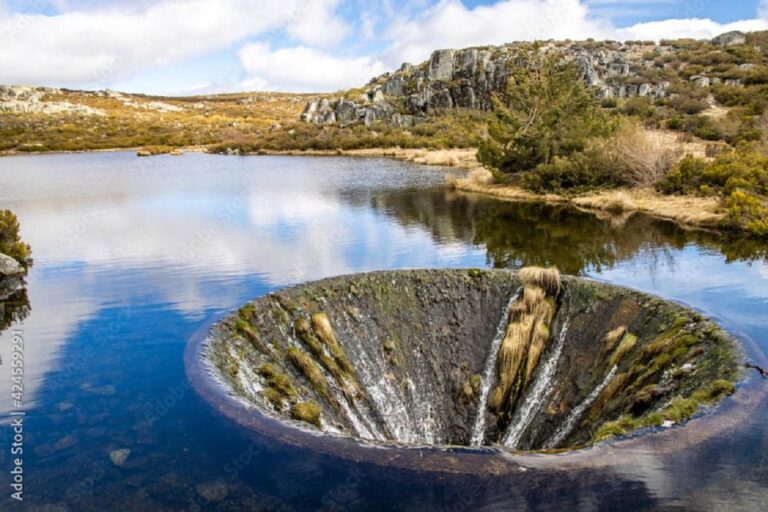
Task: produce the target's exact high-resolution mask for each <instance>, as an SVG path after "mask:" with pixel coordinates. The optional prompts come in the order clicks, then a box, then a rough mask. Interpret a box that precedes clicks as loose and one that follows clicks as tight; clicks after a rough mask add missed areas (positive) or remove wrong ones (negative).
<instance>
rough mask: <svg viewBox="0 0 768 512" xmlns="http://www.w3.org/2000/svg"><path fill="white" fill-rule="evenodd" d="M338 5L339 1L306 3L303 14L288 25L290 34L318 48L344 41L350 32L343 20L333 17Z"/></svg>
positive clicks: (317, 0)
mask: <svg viewBox="0 0 768 512" xmlns="http://www.w3.org/2000/svg"><path fill="white" fill-rule="evenodd" d="M338 3H339V1H338V0H313V1H312V2H309V1H305V6H303V7H302V11H301V14H300V15H299V16H295V17H294V19H293V21H292V22H291V23H289V24H288V25H287V27H286V28H287V32H288V34H290V35H291V36H293V37H294V38H296V39H299V40H300V41H302V42H305V43H307V44H310V45H317V46H329V45H331V44H334V43H338V42H339V41H341V40H343V39H344V38H345V37H346V36H347V35H348V34H349V31H350V30H349V27H348V26H347V24H346V23H345V22H344V21H343V20H341V19H340V18H338V17H336V16H334V15H333V11H334V10H335V9H336V6H337V5H338Z"/></svg>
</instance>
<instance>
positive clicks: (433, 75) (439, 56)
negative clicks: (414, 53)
mask: <svg viewBox="0 0 768 512" xmlns="http://www.w3.org/2000/svg"><path fill="white" fill-rule="evenodd" d="M454 55H456V50H437V51H436V52H433V53H432V56H431V57H430V58H429V73H428V75H427V76H428V78H429V79H430V80H443V81H448V80H451V79H452V78H453V57H454Z"/></svg>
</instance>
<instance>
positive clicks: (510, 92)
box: [478, 47, 612, 180]
mask: <svg viewBox="0 0 768 512" xmlns="http://www.w3.org/2000/svg"><path fill="white" fill-rule="evenodd" d="M510 73H511V75H510V78H509V80H508V81H509V85H508V87H507V90H506V91H505V93H504V94H502V95H497V96H496V97H495V98H494V117H493V118H491V121H490V122H489V124H488V137H487V138H486V139H485V140H483V141H482V142H481V143H480V146H479V148H478V159H479V160H480V162H481V163H482V164H483V165H484V166H486V167H487V168H488V169H490V170H491V171H492V172H493V173H494V175H495V176H496V177H497V178H498V179H501V180H504V179H506V178H507V177H509V175H511V174H516V173H520V172H524V171H532V170H533V169H536V168H537V167H538V166H539V165H545V166H546V165H549V164H552V165H554V166H555V167H559V166H560V165H561V163H560V162H555V159H557V158H563V157H568V156H569V155H572V154H575V153H578V152H580V151H583V150H584V148H585V147H586V145H587V142H588V141H589V140H590V139H591V138H593V137H596V136H601V135H607V134H609V133H610V131H611V128H612V125H611V123H610V122H609V120H608V118H607V116H606V114H605V112H604V111H603V110H602V109H600V107H599V101H598V98H597V97H596V95H595V91H593V90H591V89H589V88H587V87H586V86H585V85H584V83H583V82H582V81H581V80H579V78H578V70H577V68H576V66H575V65H573V64H563V63H562V62H561V59H560V56H559V55H558V54H556V53H555V52H553V53H550V54H548V55H542V53H541V52H539V51H538V48H536V47H535V48H534V49H533V50H532V51H528V52H521V54H520V55H518V62H517V65H515V66H514V67H513V68H512V69H511V70H510ZM545 172H549V168H547V169H545ZM555 172H559V171H555Z"/></svg>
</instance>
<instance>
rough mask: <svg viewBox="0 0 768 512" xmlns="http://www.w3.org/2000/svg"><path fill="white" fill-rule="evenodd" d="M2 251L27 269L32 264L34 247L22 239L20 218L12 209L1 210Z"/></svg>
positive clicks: (0, 251) (0, 246) (0, 248)
mask: <svg viewBox="0 0 768 512" xmlns="http://www.w3.org/2000/svg"><path fill="white" fill-rule="evenodd" d="M0 253H3V254H5V255H8V256H10V257H11V258H13V259H15V260H16V261H18V262H19V264H20V265H21V266H23V267H24V268H25V269H28V268H29V267H30V266H31V265H32V248H31V247H30V246H29V244H26V243H24V242H22V241H21V236H20V235H19V220H18V219H17V218H16V215H14V214H13V212H11V211H10V210H0Z"/></svg>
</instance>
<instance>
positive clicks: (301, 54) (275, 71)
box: [239, 43, 387, 92]
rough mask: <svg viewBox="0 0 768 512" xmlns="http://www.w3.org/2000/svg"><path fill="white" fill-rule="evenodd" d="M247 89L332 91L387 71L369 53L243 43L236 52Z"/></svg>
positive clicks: (360, 83)
mask: <svg viewBox="0 0 768 512" xmlns="http://www.w3.org/2000/svg"><path fill="white" fill-rule="evenodd" d="M239 56H240V62H241V64H242V66H243V69H244V70H245V72H246V74H247V76H248V78H247V79H246V80H245V81H244V82H243V83H242V86H243V87H244V88H247V89H256V90H280V91H288V92H318V91H333V90H337V89H341V88H345V87H352V86H355V85H362V84H364V83H366V82H367V81H368V80H370V78H371V77H373V76H376V75H379V74H381V73H383V72H384V71H386V69H387V68H386V66H385V65H384V64H383V63H382V62H381V61H378V60H374V59H371V58H369V57H336V56H334V55H331V54H328V53H324V52H321V51H319V50H316V49H314V48H308V47H304V46H299V47H295V48H282V49H279V50H272V48H271V47H270V45H269V44H268V43H251V44H247V45H245V46H244V47H243V48H242V49H241V50H240V53H239Z"/></svg>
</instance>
